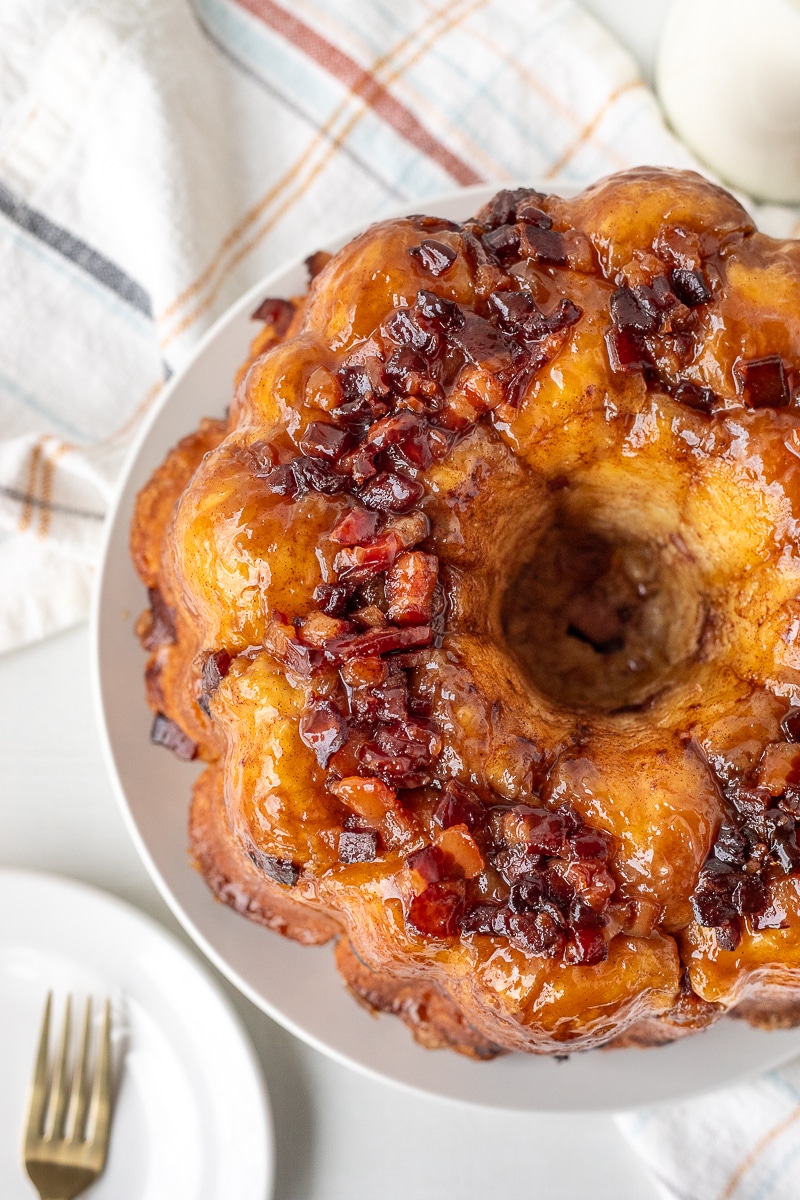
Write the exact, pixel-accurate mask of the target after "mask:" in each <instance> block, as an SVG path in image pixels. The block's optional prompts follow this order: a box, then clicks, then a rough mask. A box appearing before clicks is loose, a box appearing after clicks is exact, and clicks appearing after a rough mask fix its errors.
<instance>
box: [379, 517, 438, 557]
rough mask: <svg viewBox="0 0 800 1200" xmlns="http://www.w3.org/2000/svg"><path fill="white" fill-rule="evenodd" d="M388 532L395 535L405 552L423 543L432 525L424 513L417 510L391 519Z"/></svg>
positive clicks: (388, 523)
mask: <svg viewBox="0 0 800 1200" xmlns="http://www.w3.org/2000/svg"><path fill="white" fill-rule="evenodd" d="M385 529H386V532H387V533H393V534H394V536H395V537H396V538H397V539H398V541H399V542H400V545H401V546H402V547H403V549H404V550H410V549H411V548H412V546H416V545H418V544H419V543H420V542H423V541H424V540H425V538H426V537H427V536H428V534H429V533H430V531H431V523H430V521H429V520H428V518H427V517H426V515H425V513H424V512H420V510H419V509H417V510H416V511H415V512H410V513H406V514H405V515H404V516H400V517H390V518H389V521H388V522H387V524H386V527H385Z"/></svg>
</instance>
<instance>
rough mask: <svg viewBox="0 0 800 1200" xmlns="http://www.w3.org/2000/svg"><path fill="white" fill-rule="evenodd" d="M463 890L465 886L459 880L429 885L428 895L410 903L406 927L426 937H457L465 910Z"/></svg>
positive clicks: (423, 894)
mask: <svg viewBox="0 0 800 1200" xmlns="http://www.w3.org/2000/svg"><path fill="white" fill-rule="evenodd" d="M463 888H464V885H463V883H461V882H459V881H458V880H446V881H445V882H443V883H430V884H428V886H427V887H426V888H425V891H424V892H421V893H420V894H419V895H418V896H415V897H414V899H413V900H412V901H411V903H410V905H409V907H408V915H407V917H406V921H407V923H408V924H409V925H410V926H411V928H412V929H416V931H417V932H418V933H421V934H422V935H423V936H424V937H429V938H452V937H457V936H458V930H459V921H460V918H461V914H462V912H463V909H464V894H463Z"/></svg>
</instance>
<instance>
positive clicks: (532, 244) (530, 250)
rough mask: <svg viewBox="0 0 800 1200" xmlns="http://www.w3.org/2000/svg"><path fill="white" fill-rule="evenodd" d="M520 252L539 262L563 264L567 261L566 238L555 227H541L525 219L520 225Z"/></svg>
mask: <svg viewBox="0 0 800 1200" xmlns="http://www.w3.org/2000/svg"><path fill="white" fill-rule="evenodd" d="M519 228H520V247H519V248H520V252H521V253H522V254H523V255H526V256H527V257H529V258H532V259H534V260H536V261H538V262H545V263H553V264H555V265H556V266H563V265H564V264H565V263H566V261H567V249H566V246H565V245H564V239H563V237H562V236H561V234H560V233H558V232H557V230H555V229H541V228H538V227H537V226H535V225H532V224H529V223H528V222H527V221H523V222H522V224H521V225H520V227H519Z"/></svg>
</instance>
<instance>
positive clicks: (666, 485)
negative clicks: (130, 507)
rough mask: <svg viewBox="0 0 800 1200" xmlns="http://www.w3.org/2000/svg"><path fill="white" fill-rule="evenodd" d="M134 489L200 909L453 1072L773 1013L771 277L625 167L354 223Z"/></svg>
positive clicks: (151, 692)
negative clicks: (232, 382)
mask: <svg viewBox="0 0 800 1200" xmlns="http://www.w3.org/2000/svg"><path fill="white" fill-rule="evenodd" d="M314 269H315V271H316V273H315V274H314V277H313V279H312V281H311V283H310V285H309V289H308V292H307V294H306V296H304V297H303V298H302V299H299V300H295V301H293V302H291V303H289V302H286V301H278V300H272V299H271V298H268V299H267V300H265V302H264V304H262V305H261V306H260V308H259V310H258V318H259V320H260V321H261V322H263V327H262V330H261V332H260V333H259V334H258V336H257V338H256V340H255V342H254V347H253V354H252V357H251V360H250V361H249V363H248V364H246V366H245V368H243V370H242V372H241V373H240V378H239V383H238V386H237V390H236V393H235V396H234V399H233V403H232V405H231V409H230V415H229V417H228V419H227V421H225V422H210V421H209V422H204V424H203V425H202V426H201V428H200V430H198V431H197V433H195V434H193V435H190V436H189V437H188V438H186V439H185V440H184V442H182V443H181V444H180V446H179V447H177V448H176V449H175V450H174V451H173V452H172V453H171V455H170V456H169V457H168V459H167V460H166V462H165V464H164V465H163V466H162V467H161V468H159V470H158V471H157V472H156V474H155V475H154V477H153V479H152V480H151V482H150V483H149V484H148V485H147V487H146V488H145V489H144V491H143V492H142V494H141V496H140V498H139V504H138V508H137V514H136V519H135V522H134V528H133V533H132V544H133V553H134V559H135V562H136V565H137V569H138V570H139V573H140V575H141V577H142V580H143V582H144V584H145V585H146V587H148V588H149V589H150V601H151V607H150V610H149V612H148V613H146V614H144V616H143V618H142V619H141V622H140V627H139V632H140V635H141V636H142V639H143V642H144V645H145V648H146V649H147V650H148V651H149V652H150V659H149V663H148V668H147V687H148V699H149V701H150V703H151V706H152V707H153V709H154V711H155V712H156V713H157V714H158V716H157V723H158V724H157V730H156V737H157V740H159V741H161V742H162V743H164V744H166V745H168V746H170V747H171V748H173V749H174V750H176V752H177V753H179V754H180V755H181V756H182V757H186V758H188V757H191V756H192V755H193V754H195V753H196V754H197V755H198V756H199V757H201V758H202V759H203V760H205V761H206V762H208V763H209V767H208V770H207V772H206V774H205V775H204V776H202V777H201V780H200V782H199V784H198V787H197V792H196V797H195V801H194V806H193V816H192V823H191V836H192V846H193V853H194V856H195V859H196V861H197V864H198V866H199V867H200V869H201V870H202V871H203V873H204V875H205V876H206V878H207V880H208V881H209V884H210V885H211V887H212V888H213V889H214V891H215V894H217V895H218V896H219V897H220V898H221V899H222V900H224V901H225V902H227V903H230V904H232V905H233V906H234V907H235V908H237V909H239V910H240V911H242V912H244V913H245V915H248V916H250V917H252V918H253V919H256V920H259V921H261V922H262V923H264V924H266V925H268V926H270V927H272V928H274V929H278V930H279V931H280V932H283V933H285V934H287V935H288V936H292V937H296V938H299V939H300V940H303V941H309V942H315V941H323V940H326V939H327V938H328V937H332V936H339V937H340V939H341V944H340V948H339V952H338V961H339V963H340V966H341V969H342V971H343V973H344V975H345V978H346V979H347V981H348V983H349V985H350V986H351V987H352V989H353V990H354V991H355V992H356V993H358V994H359V995H361V996H362V998H363V999H364V1000H365V1002H367V1003H368V1004H370V1005H372V1006H373V1007H378V1008H383V1009H386V1010H387V1011H392V1012H396V1013H397V1014H398V1015H400V1016H401V1017H402V1018H403V1019H404V1020H406V1021H407V1023H408V1024H409V1025H410V1026H411V1028H412V1030H413V1031H414V1033H415V1035H416V1036H417V1037H418V1038H419V1040H421V1041H422V1042H423V1043H424V1044H426V1045H450V1046H452V1047H453V1048H454V1049H457V1050H460V1051H462V1052H464V1053H467V1054H471V1055H473V1056H475V1057H479V1058H480V1057H487V1056H491V1055H492V1054H494V1053H497V1052H498V1051H500V1050H504V1049H506V1050H525V1051H531V1052H535V1053H564V1052H565V1051H569V1050H571V1049H575V1050H577V1049H587V1048H591V1047H594V1046H598V1045H603V1044H609V1043H614V1044H642V1043H644V1044H650V1043H657V1042H661V1041H667V1040H671V1039H672V1038H674V1037H678V1036H685V1035H686V1034H687V1033H691V1032H693V1031H694V1030H697V1029H702V1028H704V1027H706V1026H707V1025H708V1024H710V1023H711V1022H713V1021H715V1020H717V1019H719V1018H720V1017H722V1016H724V1015H725V1014H726V1013H729V1012H734V1013H737V1015H742V1016H744V1017H745V1018H746V1019H747V1020H749V1021H751V1022H753V1023H756V1024H763V1025H765V1026H767V1027H769V1026H771V1025H777V1024H786V1023H787V1022H788V1021H794V1020H795V1019H796V1013H797V1012H798V1011H800V1008H798V1006H799V1005H800V849H798V843H797V834H796V822H797V820H798V819H800V745H798V742H800V711H798V710H800V699H799V698H798V697H800V657H798V651H797V649H796V645H797V638H798V636H800V558H799V557H798V552H797V546H798V536H800V525H799V524H798V520H800V411H798V407H797V395H798V390H800V375H799V374H798V371H799V370H800V244H798V243H796V242H779V241H775V240H773V239H770V238H768V237H766V236H764V235H762V234H760V233H758V232H757V231H756V230H755V229H754V227H753V225H752V222H751V221H750V219H749V217H748V215H747V214H746V213H745V212H744V210H743V209H741V208H740V206H739V205H738V204H737V203H736V202H735V201H734V200H733V198H732V197H731V196H729V195H728V194H727V193H726V192H724V191H722V190H721V189H719V188H717V187H715V186H713V185H711V184H709V183H707V182H706V181H704V180H702V179H701V178H700V177H699V176H696V175H693V174H691V173H682V172H675V171H665V170H656V169H650V168H642V169H639V170H636V171H629V172H626V173H624V174H620V175H616V176H612V177H610V178H609V179H606V180H602V181H600V182H599V183H598V184H595V185H594V186H593V187H591V188H589V189H587V190H586V191H585V192H583V193H582V194H581V195H579V196H577V197H575V198H574V199H569V200H566V199H562V198H559V197H557V196H547V195H542V194H540V193H537V192H533V191H529V190H524V189H523V190H520V191H517V192H513V193H512V192H501V193H499V194H498V196H497V197H495V199H494V200H493V201H492V202H491V203H490V204H489V205H487V206H486V207H485V208H484V209H482V210H481V211H480V212H479V213H477V214H476V216H475V217H474V218H473V219H471V220H470V221H467V222H466V223H465V224H464V225H462V226H458V225H455V224H453V223H451V222H447V221H442V220H439V219H437V218H432V217H409V218H407V219H400V220H391V221H386V222H383V223H381V224H378V225H375V226H373V227H372V228H370V229H369V230H367V231H366V232H365V233H364V234H362V235H361V236H360V237H358V238H356V239H355V240H354V241H353V242H351V243H350V244H349V245H348V246H346V247H345V248H344V249H343V250H342V251H340V252H339V253H338V254H337V255H335V256H334V257H333V258H332V259H330V260H329V261H325V260H324V258H321V257H320V258H317V259H316V260H315V268H314Z"/></svg>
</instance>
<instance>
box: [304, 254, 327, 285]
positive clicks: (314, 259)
mask: <svg viewBox="0 0 800 1200" xmlns="http://www.w3.org/2000/svg"><path fill="white" fill-rule="evenodd" d="M332 258H333V255H332V254H331V253H330V251H329V250H315V251H314V253H313V254H309V256H308V258H307V259H306V270H307V271H308V278H309V279H316V278H317V276H318V275H319V273H320V271H321V270H322V269H323V267H326V266H327V265H328V263H329V262H330V261H331V259H332Z"/></svg>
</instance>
